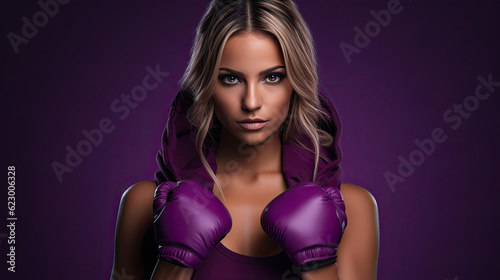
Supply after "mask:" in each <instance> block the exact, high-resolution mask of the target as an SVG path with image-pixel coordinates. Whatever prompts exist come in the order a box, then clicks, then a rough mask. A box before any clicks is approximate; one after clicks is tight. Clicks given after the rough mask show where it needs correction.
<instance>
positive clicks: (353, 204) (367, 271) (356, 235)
mask: <svg viewBox="0 0 500 280" xmlns="http://www.w3.org/2000/svg"><path fill="white" fill-rule="evenodd" d="M341 192H342V195H343V197H344V202H345V205H346V215H347V219H348V223H347V227H346V229H345V231H344V235H343V236H342V240H341V242H340V245H339V248H338V262H337V268H338V271H339V276H340V279H342V280H351V279H356V280H357V279H367V280H368V279H370V280H371V279H377V263H378V252H379V220H378V207H377V202H376V201H375V198H374V197H373V196H372V195H371V194H370V192H368V191H367V190H365V189H364V188H362V187H359V186H356V185H352V184H342V186H341Z"/></svg>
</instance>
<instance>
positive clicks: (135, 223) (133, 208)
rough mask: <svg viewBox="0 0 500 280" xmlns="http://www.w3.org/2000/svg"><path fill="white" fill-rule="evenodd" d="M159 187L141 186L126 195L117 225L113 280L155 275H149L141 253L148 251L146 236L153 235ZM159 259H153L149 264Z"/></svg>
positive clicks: (144, 184)
mask: <svg viewBox="0 0 500 280" xmlns="http://www.w3.org/2000/svg"><path fill="white" fill-rule="evenodd" d="M155 187H156V184H155V183H154V182H152V181H144V182H139V183H136V184H134V185H132V186H131V187H129V188H128V189H127V190H126V191H125V192H124V193H123V195H122V198H121V201H120V208H119V210H118V218H117V221H116V231H115V254H114V262H113V271H112V275H111V280H115V279H121V278H124V277H126V276H133V277H135V278H134V279H136V280H141V279H148V278H149V275H150V274H151V271H146V267H147V263H146V260H145V259H144V258H141V253H142V252H143V251H144V249H143V247H142V245H143V242H144V241H146V240H145V239H146V236H147V235H148V233H149V234H151V232H152V231H151V228H152V224H153V207H152V205H153V196H154V190H155ZM150 236H151V235H150ZM152 241H153V242H154V239H153V240H152ZM146 244H148V243H146ZM150 244H151V245H150V250H152V249H154V248H153V247H152V246H154V243H150ZM148 245H149V244H148ZM153 254H154V253H153ZM155 258H156V256H155V255H153V256H152V258H151V259H149V260H150V261H151V260H154V259H155Z"/></svg>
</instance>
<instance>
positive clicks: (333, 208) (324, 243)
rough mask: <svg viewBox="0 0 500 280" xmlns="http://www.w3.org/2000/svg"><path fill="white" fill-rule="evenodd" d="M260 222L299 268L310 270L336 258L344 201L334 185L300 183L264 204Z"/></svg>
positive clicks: (345, 219)
mask: <svg viewBox="0 0 500 280" xmlns="http://www.w3.org/2000/svg"><path fill="white" fill-rule="evenodd" d="M261 225H262V228H263V229H264V231H265V232H266V233H267V234H268V235H269V237H271V239H272V240H273V241H274V242H275V243H276V244H278V245H279V246H281V248H283V250H284V251H285V252H286V253H287V254H288V256H289V257H290V258H291V259H292V261H293V262H294V263H295V264H296V265H298V266H300V267H301V270H303V271H309V270H314V269H317V268H319V267H321V266H325V265H328V264H331V263H334V262H336V260H337V247H338V245H339V243H340V239H341V238H342V234H343V233H344V229H345V226H346V225H347V218H346V215H345V204H344V201H343V199H342V195H341V194H340V191H339V190H338V189H337V188H335V187H320V186H318V185H316V184H314V183H311V182H301V183H297V184H296V185H294V186H293V187H291V188H289V189H288V190H286V191H284V192H283V193H281V194H280V195H279V196H277V197H276V198H275V199H273V200H272V201H271V202H270V203H269V204H268V205H267V206H266V208H265V209H264V211H263V212H262V216H261Z"/></svg>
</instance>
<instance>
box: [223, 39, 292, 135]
mask: <svg viewBox="0 0 500 280" xmlns="http://www.w3.org/2000/svg"><path fill="white" fill-rule="evenodd" d="M218 73H219V78H218V81H217V86H216V88H215V92H214V94H213V101H214V106H215V114H216V116H217V118H218V119H219V121H220V122H221V124H222V133H223V135H228V136H232V137H234V138H235V139H236V140H238V141H239V142H243V143H245V144H247V145H258V144H261V143H263V142H264V141H266V140H267V139H269V138H270V137H271V136H276V134H275V133H277V132H278V129H279V127H280V126H281V124H282V123H283V121H284V120H285V119H286V116H287V113H288V108H289V106H290V98H291V96H292V86H291V85H290V81H289V80H288V78H287V75H286V69H285V63H284V61H283V54H282V52H281V48H280V46H279V43H278V42H277V41H276V39H274V38H273V37H271V36H268V35H264V34H261V33H243V34H239V35H236V36H233V37H231V38H229V40H228V41H227V43H226V46H225V48H224V51H223V53H222V58H221V63H220V68H219V69H218Z"/></svg>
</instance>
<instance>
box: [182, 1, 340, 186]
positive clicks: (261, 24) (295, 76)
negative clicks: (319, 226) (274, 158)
mask: <svg viewBox="0 0 500 280" xmlns="http://www.w3.org/2000/svg"><path fill="white" fill-rule="evenodd" d="M244 32H259V33H265V34H267V35H270V36H273V37H274V38H276V39H277V41H278V42H279V45H280V46H281V50H282V52H283V58H284V61H285V67H286V71H287V77H288V78H289V80H290V83H291V85H292V88H293V92H292V99H291V104H290V110H289V116H288V117H287V121H285V124H284V125H283V127H282V128H281V129H282V131H281V137H282V141H283V143H284V141H296V142H297V143H298V144H300V145H301V146H302V147H304V148H306V147H305V146H304V145H303V144H302V143H300V141H298V134H299V132H300V133H302V132H303V133H305V134H306V135H307V136H308V137H309V138H310V139H311V142H312V144H313V147H314V151H311V150H310V149H308V150H310V151H311V152H313V153H314V154H315V166H314V173H313V181H314V180H315V179H316V175H317V167H318V160H319V157H320V145H330V144H331V143H332V142H333V138H332V137H331V136H330V135H329V134H328V133H326V132H324V131H323V130H321V129H319V128H318V126H317V122H318V120H319V119H320V118H328V115H327V114H326V113H324V112H323V111H322V110H321V109H320V108H321V105H320V100H319V96H318V74H317V62H316V51H315V48H314V42H313V39H312V36H311V32H310V31H309V28H308V26H307V24H306V23H305V22H304V19H303V18H302V16H301V15H300V13H299V11H298V9H297V6H296V4H295V3H294V2H293V1H291V0H213V1H211V3H210V4H209V5H208V8H207V10H206V12H205V14H204V15H203V18H202V19H201V22H200V23H199V25H198V27H197V30H196V37H195V39H194V43H193V47H192V49H191V53H190V60H189V63H188V66H187V68H186V70H185V73H184V75H183V77H182V79H181V88H182V89H184V90H187V91H189V92H191V93H192V94H193V100H194V101H193V105H192V106H191V108H190V110H189V112H188V118H189V121H190V122H191V124H192V125H193V126H194V127H196V139H195V143H196V146H197V148H198V154H199V156H200V159H201V161H202V163H203V166H204V167H205V169H206V170H207V172H208V174H209V175H210V176H211V177H212V179H213V180H214V182H215V183H216V185H217V186H218V188H219V190H220V191H221V193H222V188H221V185H220V182H219V181H218V180H217V178H216V176H215V174H214V172H213V171H212V169H211V168H210V166H209V164H208V162H207V160H206V158H205V156H204V154H203V145H204V143H205V140H206V139H207V135H208V134H209V132H210V131H211V130H212V128H214V125H215V124H216V122H217V120H216V116H215V114H214V104H213V101H212V94H213V92H214V90H215V86H216V82H217V75H218V71H217V69H219V65H220V60H221V56H222V52H223V50H224V46H225V44H226V42H227V40H228V39H229V38H230V37H231V36H235V35H238V34H241V33H244ZM306 149H307V148H306Z"/></svg>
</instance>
